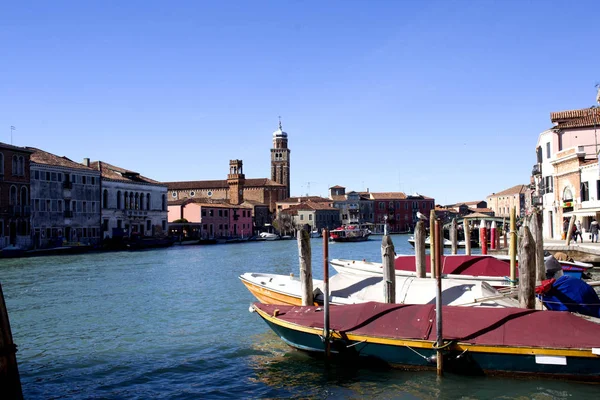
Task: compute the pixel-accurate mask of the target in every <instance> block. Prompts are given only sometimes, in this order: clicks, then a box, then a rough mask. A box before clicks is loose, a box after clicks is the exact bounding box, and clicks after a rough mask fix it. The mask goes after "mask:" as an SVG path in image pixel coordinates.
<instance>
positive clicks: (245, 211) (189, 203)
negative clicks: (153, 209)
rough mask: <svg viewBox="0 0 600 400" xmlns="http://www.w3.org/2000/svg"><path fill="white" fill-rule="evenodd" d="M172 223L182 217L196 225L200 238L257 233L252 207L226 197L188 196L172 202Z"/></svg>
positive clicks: (170, 218)
mask: <svg viewBox="0 0 600 400" xmlns="http://www.w3.org/2000/svg"><path fill="white" fill-rule="evenodd" d="M168 207H169V217H168V219H169V223H173V222H175V221H177V220H180V219H185V220H187V222H188V223H190V224H193V225H194V226H195V228H196V230H197V234H198V236H199V237H201V238H203V239H212V238H217V237H223V238H229V237H250V236H252V235H253V234H254V231H253V224H252V206H249V205H243V204H240V205H233V204H230V203H228V202H227V201H225V200H203V199H185V200H176V201H171V202H169V206H168Z"/></svg>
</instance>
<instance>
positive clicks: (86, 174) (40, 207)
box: [28, 148, 101, 248]
mask: <svg viewBox="0 0 600 400" xmlns="http://www.w3.org/2000/svg"><path fill="white" fill-rule="evenodd" d="M28 149H29V150H31V151H32V152H33V153H32V154H31V229H32V232H31V233H32V244H33V247H34V248H47V247H57V246H62V245H63V242H76V243H82V244H90V245H94V244H97V243H99V241H100V239H101V235H100V232H101V231H100V171H97V170H94V169H92V168H90V167H88V166H86V165H84V164H80V163H77V162H74V161H72V160H70V159H68V158H66V157H59V156H57V155H54V154H51V153H48V152H46V151H43V150H40V149H35V148H28ZM84 163H87V164H88V165H89V160H87V162H86V161H85V160H84Z"/></svg>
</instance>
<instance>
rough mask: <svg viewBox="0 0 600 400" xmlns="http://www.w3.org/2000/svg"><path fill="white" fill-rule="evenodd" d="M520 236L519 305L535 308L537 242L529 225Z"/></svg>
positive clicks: (524, 227)
mask: <svg viewBox="0 0 600 400" xmlns="http://www.w3.org/2000/svg"><path fill="white" fill-rule="evenodd" d="M519 236H520V238H519V307H521V308H528V309H531V310H533V309H535V275H536V266H535V258H536V257H535V252H536V247H535V242H534V240H533V235H532V234H531V231H530V230H529V227H528V226H523V227H522V228H521V232H520V235H519Z"/></svg>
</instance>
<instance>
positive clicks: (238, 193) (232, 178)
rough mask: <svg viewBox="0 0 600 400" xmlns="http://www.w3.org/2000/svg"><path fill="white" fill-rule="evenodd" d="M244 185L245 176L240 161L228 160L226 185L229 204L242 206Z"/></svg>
mask: <svg viewBox="0 0 600 400" xmlns="http://www.w3.org/2000/svg"><path fill="white" fill-rule="evenodd" d="M244 183H246V176H245V175H244V170H243V167H242V160H229V174H228V175H227V184H228V185H229V201H230V202H231V204H242V203H243V202H244Z"/></svg>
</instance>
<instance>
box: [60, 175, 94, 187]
mask: <svg viewBox="0 0 600 400" xmlns="http://www.w3.org/2000/svg"><path fill="white" fill-rule="evenodd" d="M59 180H60V179H59ZM91 180H92V185H95V184H96V177H95V176H92V178H91Z"/></svg>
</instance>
